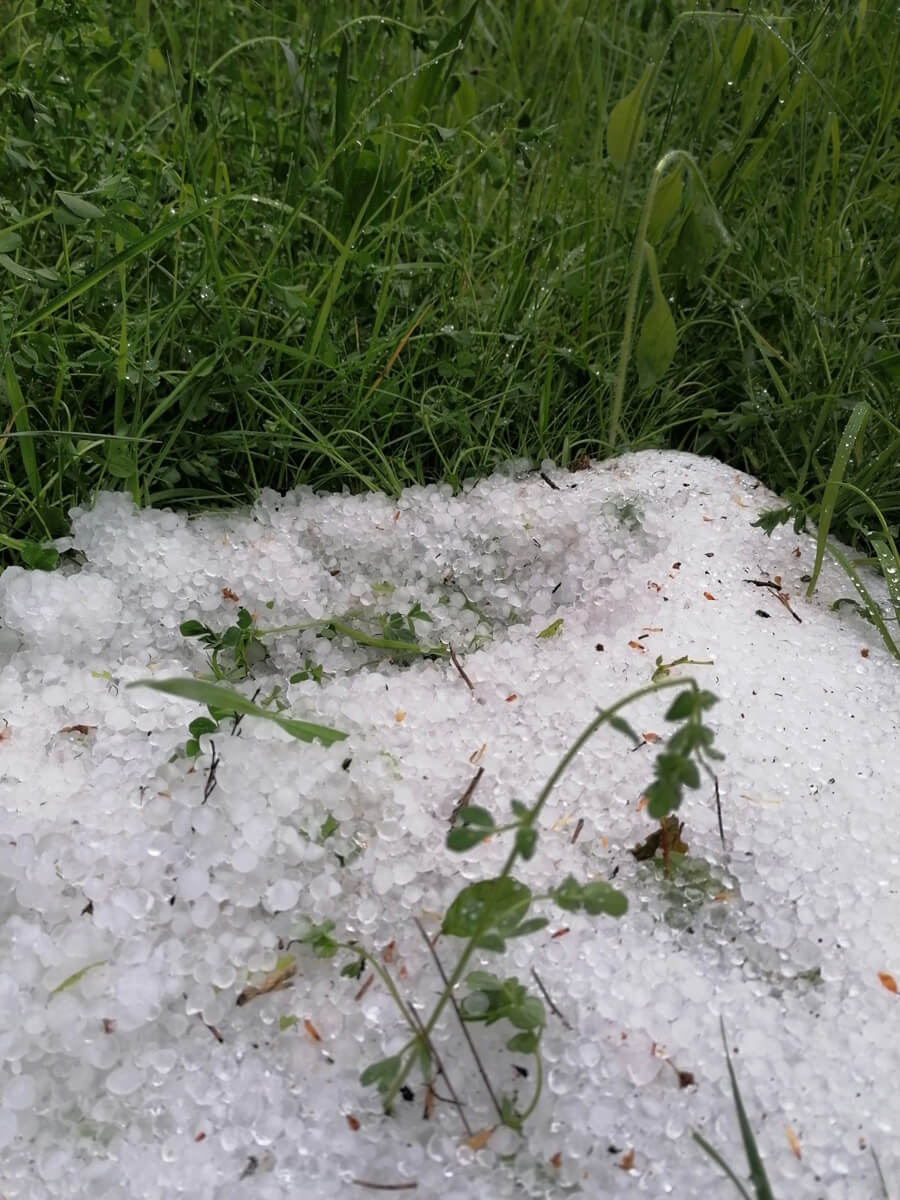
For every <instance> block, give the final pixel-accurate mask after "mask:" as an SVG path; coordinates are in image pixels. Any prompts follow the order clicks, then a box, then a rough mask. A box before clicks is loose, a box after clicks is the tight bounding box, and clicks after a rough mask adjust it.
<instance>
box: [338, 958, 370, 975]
mask: <svg viewBox="0 0 900 1200" xmlns="http://www.w3.org/2000/svg"><path fill="white" fill-rule="evenodd" d="M365 969H366V960H365V959H364V958H357V959H355V961H354V962H351V963H347V965H346V966H345V967H341V978H343V979H360V978H362V973H363V971H364V970H365Z"/></svg>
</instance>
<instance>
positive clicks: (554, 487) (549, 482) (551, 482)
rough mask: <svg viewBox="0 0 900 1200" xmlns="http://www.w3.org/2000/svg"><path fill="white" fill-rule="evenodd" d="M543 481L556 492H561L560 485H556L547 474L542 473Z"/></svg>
mask: <svg viewBox="0 0 900 1200" xmlns="http://www.w3.org/2000/svg"><path fill="white" fill-rule="evenodd" d="M541 479H543V481H544V483H546V484H547V486H548V487H552V488H553V490H554V492H558V491H559V484H558V483H554V482H553V480H552V479H551V478H550V476H549V475H547V474H546V472H544V471H541Z"/></svg>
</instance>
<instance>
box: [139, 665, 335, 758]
mask: <svg viewBox="0 0 900 1200" xmlns="http://www.w3.org/2000/svg"><path fill="white" fill-rule="evenodd" d="M128 686H129V687H147V688H153V690H154V691H156V692H165V693H166V694H167V695H169V696H179V697H180V698H181V699H182V700H195V701H196V702H197V703H198V704H205V705H207V707H208V706H210V705H212V706H213V707H214V708H223V709H225V710H226V711H228V712H234V713H241V714H243V715H244V716H247V717H262V718H263V719H264V720H266V721H274V722H275V724H276V725H280V726H281V728H282V729H283V730H285V732H286V733H289V734H290V735H291V737H295V738H298V739H299V740H300V741H301V742H312V741H314V740H315V739H316V738H318V739H319V741H320V742H322V744H323V745H325V746H330V745H332V744H333V743H334V742H342V741H343V740H344V738H345V737H346V736H347V734H346V733H343V732H342V731H341V730H340V729H330V728H329V727H328V726H327V725H314V724H312V723H311V722H309V721H296V720H294V719H293V718H292V717H283V716H282V715H281V713H273V712H269V711H268V709H265V708H260V706H259V705H258V704H254V703H253V701H252V700H248V699H247V697H246V696H242V695H241V693H240V692H236V691H234V689H233V688H228V687H222V686H221V685H220V684H216V683H204V682H203V681H202V680H200V679H136V680H135V681H134V683H130V684H129V685H128Z"/></svg>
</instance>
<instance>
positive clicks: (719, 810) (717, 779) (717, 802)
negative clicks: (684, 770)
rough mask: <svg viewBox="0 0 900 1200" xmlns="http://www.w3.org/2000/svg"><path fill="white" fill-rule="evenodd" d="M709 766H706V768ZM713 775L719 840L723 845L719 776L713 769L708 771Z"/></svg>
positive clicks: (723, 830) (723, 828)
mask: <svg viewBox="0 0 900 1200" xmlns="http://www.w3.org/2000/svg"><path fill="white" fill-rule="evenodd" d="M708 769H709V768H707V770H708ZM709 773H710V775H712V777H713V783H714V784H715V785H716V817H717V818H718V821H719V840H720V841H721V843H722V846H723V847H724V846H725V826H724V825H723V824H722V798H721V796H720V795H719V777H718V775H716V773H715V772H714V771H710V772H709Z"/></svg>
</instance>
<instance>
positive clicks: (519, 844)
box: [516, 825, 538, 862]
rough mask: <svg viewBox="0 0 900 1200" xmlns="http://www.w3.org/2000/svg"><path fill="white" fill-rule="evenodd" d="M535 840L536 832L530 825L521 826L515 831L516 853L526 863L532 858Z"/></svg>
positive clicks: (536, 838)
mask: <svg viewBox="0 0 900 1200" xmlns="http://www.w3.org/2000/svg"><path fill="white" fill-rule="evenodd" d="M537 840H538V831H537V830H536V829H535V828H534V827H533V826H532V825H523V826H522V828H521V829H517V830H516V851H517V853H519V854H521V856H522V858H524V859H525V861H526V862H528V860H529V859H530V858H532V857H533V856H534V851H535V848H536V847H537Z"/></svg>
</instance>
